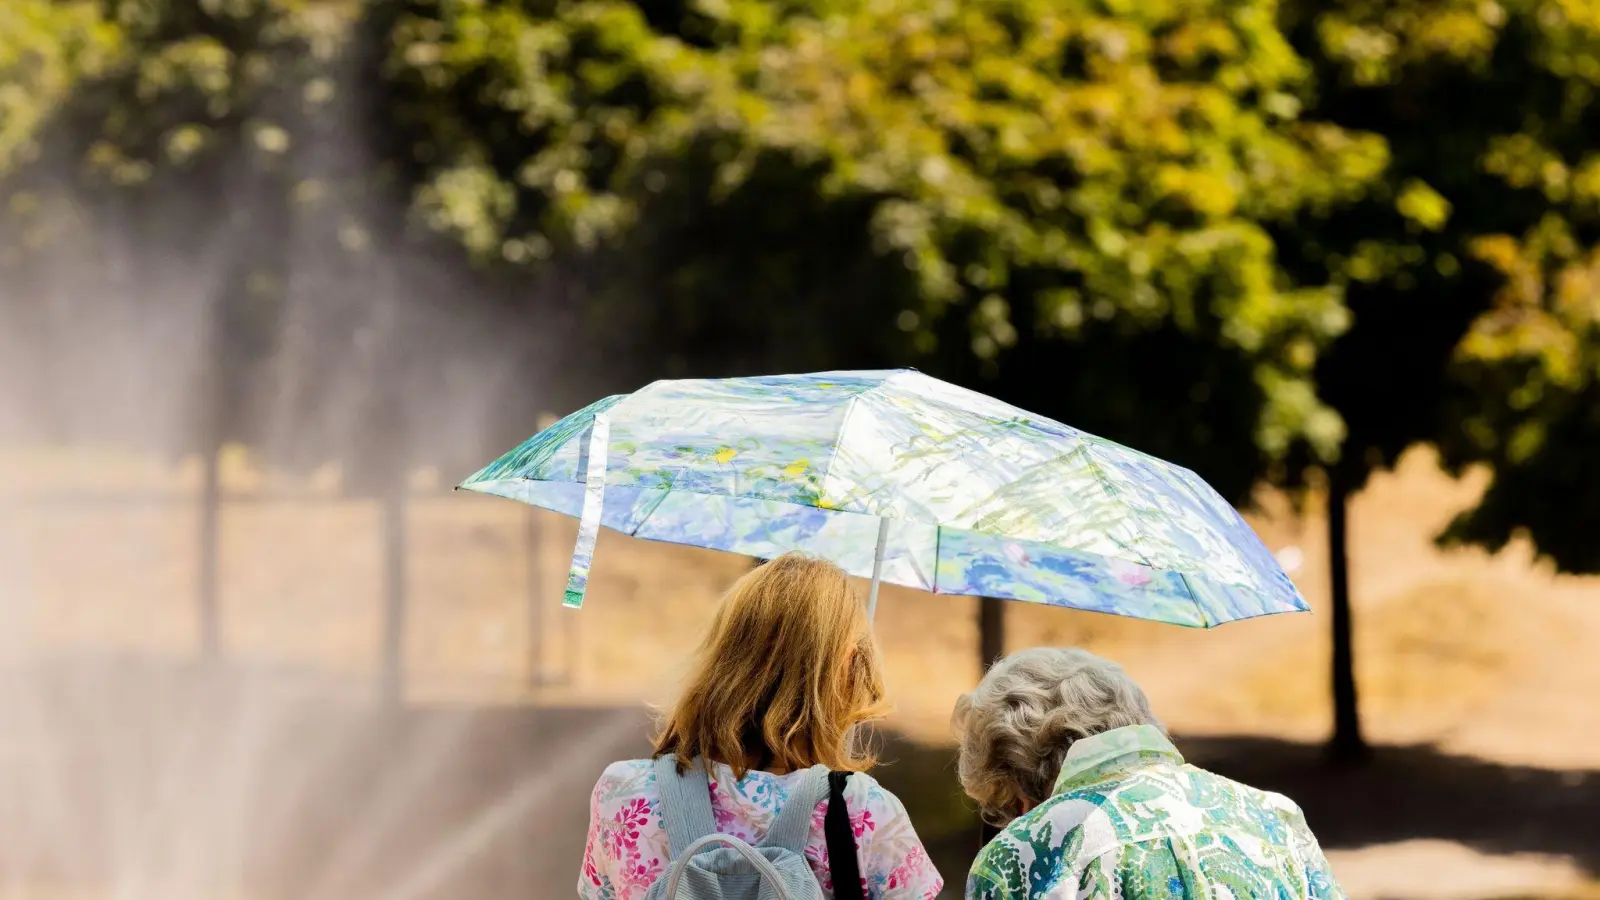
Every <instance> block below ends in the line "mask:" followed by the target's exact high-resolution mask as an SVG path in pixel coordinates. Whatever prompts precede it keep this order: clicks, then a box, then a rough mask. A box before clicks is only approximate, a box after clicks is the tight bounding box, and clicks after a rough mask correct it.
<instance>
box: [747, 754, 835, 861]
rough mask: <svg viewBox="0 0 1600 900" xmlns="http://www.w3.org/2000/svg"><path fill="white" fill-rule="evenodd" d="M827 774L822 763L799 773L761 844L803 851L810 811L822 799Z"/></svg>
mask: <svg viewBox="0 0 1600 900" xmlns="http://www.w3.org/2000/svg"><path fill="white" fill-rule="evenodd" d="M827 775H828V770H827V768H826V767H825V766H813V767H811V768H809V769H807V770H806V771H805V774H803V775H801V776H800V778H799V780H798V783H797V784H795V786H794V788H793V789H792V790H790V791H789V797H788V799H786V800H784V801H783V809H780V810H778V814H777V816H775V817H774V818H773V820H772V826H771V827H770V828H768V829H767V836H766V838H765V839H764V840H762V842H761V846H763V847H781V848H783V849H785V850H788V851H791V852H793V853H804V852H805V849H806V839H807V838H809V837H810V836H811V814H812V813H813V812H815V811H816V808H817V804H818V803H821V802H822V798H823V796H824V791H826V790H827Z"/></svg>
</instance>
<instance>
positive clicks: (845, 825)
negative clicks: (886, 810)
mask: <svg viewBox="0 0 1600 900" xmlns="http://www.w3.org/2000/svg"><path fill="white" fill-rule="evenodd" d="M849 780H850V773H849V772H829V773H828V812H827V815H825V816H824V817H823V819H822V833H823V835H824V836H825V837H826V838H827V840H828V872H829V874H830V875H832V876H833V900H866V898H865V897H863V896H862V894H861V862H860V860H858V859H857V858H856V833H855V829H854V828H852V827H851V826H850V810H849V809H848V808H846V807H845V805H844V785H845V782H846V781H849Z"/></svg>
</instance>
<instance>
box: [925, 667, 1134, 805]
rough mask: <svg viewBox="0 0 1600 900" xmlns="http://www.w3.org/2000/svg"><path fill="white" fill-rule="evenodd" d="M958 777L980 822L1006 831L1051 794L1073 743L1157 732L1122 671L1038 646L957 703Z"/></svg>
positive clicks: (996, 671)
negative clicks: (1027, 806)
mask: <svg viewBox="0 0 1600 900" xmlns="http://www.w3.org/2000/svg"><path fill="white" fill-rule="evenodd" d="M953 723H954V725H955V727H956V729H957V730H958V731H959V733H960V736H961V755H960V759H959V761H958V762H957V765H956V775H957V777H958V778H959V779H960V780H961V788H962V790H964V791H966V792H967V796H969V797H971V798H972V799H973V800H975V801H977V804H978V809H979V812H980V813H981V814H982V816H983V819H984V821H986V822H988V823H989V824H991V825H994V826H997V827H998V826H1003V825H1005V824H1006V823H1007V822H1009V821H1011V820H1012V819H1014V818H1016V817H1017V816H1018V815H1020V814H1021V811H1022V806H1023V804H1024V803H1034V804H1036V803H1042V802H1044V801H1045V800H1047V799H1049V798H1050V795H1051V794H1053V793H1054V792H1055V782H1056V778H1057V776H1059V775H1060V773H1061V763H1062V761H1063V760H1065V759H1066V757H1067V751H1068V750H1070V749H1071V748H1072V745H1073V744H1074V743H1076V742H1077V741H1080V740H1082V739H1084V738H1086V737H1092V736H1094V735H1097V734H1102V733H1104V732H1107V731H1111V730H1112V729H1115V728H1122V727H1124V726H1128V725H1154V726H1156V727H1158V728H1160V727H1162V726H1161V723H1160V722H1159V721H1157V719H1156V717H1155V713H1153V712H1151V711H1150V701H1149V700H1148V699H1146V698H1145V694H1144V691H1142V690H1140V689H1139V686H1138V685H1137V684H1135V683H1134V682H1133V679H1131V678H1129V677H1128V674H1127V673H1126V672H1124V671H1123V670H1122V667H1121V666H1119V665H1117V664H1116V663H1114V662H1111V661H1110V660H1105V659H1101V658H1100V657H1098V656H1095V655H1094V654H1093V653H1090V652H1088V651H1087V650H1079V649H1076V648H1071V647H1061V648H1057V647H1035V648H1034V649H1032V650H1022V651H1019V652H1017V653H1013V654H1011V655H1010V656H1007V657H1006V658H1005V659H1002V660H1000V661H999V662H997V663H995V664H994V667H993V668H991V669H990V670H989V673H988V674H987V675H985V676H984V677H983V681H982V682H980V683H979V684H978V687H977V688H976V689H975V690H973V692H972V693H970V694H966V695H963V696H962V697H961V698H960V699H959V700H957V701H956V709H955V716H954V720H953Z"/></svg>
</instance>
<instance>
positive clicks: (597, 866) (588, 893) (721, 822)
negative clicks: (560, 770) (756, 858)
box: [578, 759, 944, 900]
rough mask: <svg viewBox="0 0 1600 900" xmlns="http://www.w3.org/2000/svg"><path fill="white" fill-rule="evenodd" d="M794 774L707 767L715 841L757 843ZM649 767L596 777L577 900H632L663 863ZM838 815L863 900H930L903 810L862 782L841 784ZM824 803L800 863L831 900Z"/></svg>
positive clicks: (663, 842)
mask: <svg viewBox="0 0 1600 900" xmlns="http://www.w3.org/2000/svg"><path fill="white" fill-rule="evenodd" d="M801 774H802V773H800V772H794V773H791V774H788V775H781V776H780V775H772V774H770V773H767V772H747V773H746V774H745V777H744V779H743V780H738V779H735V778H734V777H733V770H732V769H730V768H728V767H727V766H725V765H722V764H720V763H719V764H717V765H716V766H714V767H713V768H712V771H711V810H712V812H713V814H715V816H716V819H717V830H718V831H719V832H721V833H722V834H729V835H734V836H736V837H739V838H741V839H743V840H745V841H749V842H750V843H752V844H754V843H758V842H760V840H761V839H762V837H764V836H765V835H766V831H767V827H768V826H769V825H770V824H771V822H772V819H773V817H774V816H776V815H777V813H778V810H780V809H782V808H783V802H784V799H785V798H786V797H787V796H788V793H789V790H790V788H792V787H793V786H794V785H795V784H796V783H798V779H799V778H800V776H801ZM655 782H656V776H655V770H654V767H653V765H652V763H651V761H650V760H647V759H645V760H628V761H626V762H619V763H613V764H611V766H609V767H608V768H607V769H606V770H605V772H604V773H603V774H602V775H601V776H600V781H599V782H598V783H597V784H596V785H595V786H594V796H593V797H592V798H591V799H590V801H589V841H588V846H587V847H585V849H584V854H583V874H582V875H580V876H579V878H578V896H579V897H581V898H583V900H639V898H641V897H643V896H644V893H645V891H647V890H649V888H650V885H651V884H652V883H653V882H654V881H655V880H656V879H657V878H658V877H660V876H661V874H662V873H663V872H665V871H666V869H667V867H668V864H669V863H670V861H671V852H670V850H669V849H668V843H667V832H666V830H665V829H664V828H662V825H661V816H660V811H659V806H660V795H659V794H658V793H657V792H656V784H655ZM845 807H846V808H847V809H849V811H850V822H851V824H853V825H854V826H855V832H856V855H857V856H858V857H859V860H860V864H861V882H862V888H863V890H864V893H865V894H866V896H867V900H932V898H934V897H935V896H937V895H938V893H939V891H940V890H942V889H943V887H944V881H943V880H942V879H940V877H939V873H938V872H936V871H934V868H933V865H932V864H931V863H930V862H929V861H928V854H927V851H925V850H924V849H923V847H922V841H920V840H919V839H918V838H917V833H916V831H915V830H914V829H913V828H912V827H911V820H910V818H909V817H907V816H906V810H905V807H903V806H901V805H900V801H899V799H897V798H896V797H895V796H894V795H893V794H891V793H889V792H888V791H886V790H884V789H883V788H882V787H881V786H880V785H879V784H878V783H877V782H876V781H874V780H873V779H872V777H871V776H868V775H864V774H856V775H852V776H850V781H849V782H848V783H847V787H846V788H845ZM827 808H828V803H827V801H826V800H824V801H823V802H821V803H819V804H818V805H817V808H816V810H815V811H814V812H813V813H812V816H811V837H810V839H809V840H808V841H807V843H806V859H807V860H809V861H810V863H811V870H812V871H813V872H815V873H816V875H817V881H818V882H819V883H820V884H821V885H822V892H823V894H824V896H826V897H829V898H832V897H833V879H832V878H831V876H830V875H829V872H828V850H827V842H826V840H825V839H824V838H823V832H822V819H823V815H824V814H825V813H826V811H827Z"/></svg>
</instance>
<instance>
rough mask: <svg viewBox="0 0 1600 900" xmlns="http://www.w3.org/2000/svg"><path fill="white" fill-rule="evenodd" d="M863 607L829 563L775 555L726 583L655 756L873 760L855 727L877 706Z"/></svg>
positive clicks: (830, 763)
mask: <svg viewBox="0 0 1600 900" xmlns="http://www.w3.org/2000/svg"><path fill="white" fill-rule="evenodd" d="M888 709H889V707H888V704H887V703H886V702H885V699H884V689H883V676H882V672H881V669H880V665H879V662H878V651H877V647H876V645H875V644H874V642H873V639H872V632H871V629H870V626H869V623H868V621H867V616H866V609H865V607H864V605H863V604H862V602H861V599H860V597H858V596H857V594H856V592H855V591H854V590H853V589H852V588H851V586H850V581H849V578H848V576H846V575H845V573H844V572H843V571H842V570H841V569H839V567H838V566H835V565H834V564H832V563H830V562H826V561H824V560H820V559H812V558H810V557H805V556H800V555H798V554H792V553H791V554H785V555H783V556H780V557H778V558H777V559H774V560H772V561H771V562H768V563H766V564H765V565H762V566H760V567H759V568H756V569H753V570H752V571H750V572H749V573H747V574H746V575H745V576H744V577H743V578H740V579H739V580H738V581H737V582H735V583H734V585H733V588H732V589H731V590H729V591H728V594H727V596H726V597H724V598H723V600H722V604H721V606H720V607H719V608H718V610H717V615H716V619H715V621H713V623H712V625H711V632H710V634H708V635H707V636H706V639H705V642H704V643H703V644H702V645H701V647H700V653H699V656H698V658H697V660H696V662H695V665H694V667H693V669H692V670H691V672H690V676H689V679H688V684H687V685H686V686H685V689H684V691H683V694H682V695H681V696H680V697H679V699H678V702H677V704H676V705H675V706H674V707H673V708H672V709H671V711H670V712H668V713H667V715H666V716H665V717H664V718H663V720H662V723H661V730H660V733H659V736H658V737H657V738H656V740H655V756H657V757H660V756H665V755H667V754H669V753H672V754H676V755H677V757H678V762H679V765H680V766H682V765H685V764H687V763H689V762H690V761H692V760H693V759H695V758H696V757H703V758H705V759H707V760H709V761H712V762H722V763H726V764H728V765H729V766H731V767H732V768H733V770H734V773H735V774H736V775H737V776H738V777H740V778H743V777H744V775H745V773H746V772H748V771H749V770H751V769H771V770H778V771H795V770H799V769H804V768H808V767H810V766H814V765H817V764H819V763H820V764H822V765H825V766H827V767H828V768H830V769H833V770H835V771H852V772H859V771H863V770H865V769H867V768H869V767H871V766H872V765H873V764H874V763H875V762H876V759H875V758H874V757H873V756H872V755H871V754H870V753H869V752H868V751H867V750H866V748H864V747H862V746H860V743H859V742H858V741H857V740H856V734H857V731H858V730H857V729H856V728H855V726H857V725H859V724H861V723H864V722H869V721H872V720H874V719H878V718H882V717H883V715H884V714H886V713H887V712H888Z"/></svg>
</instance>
